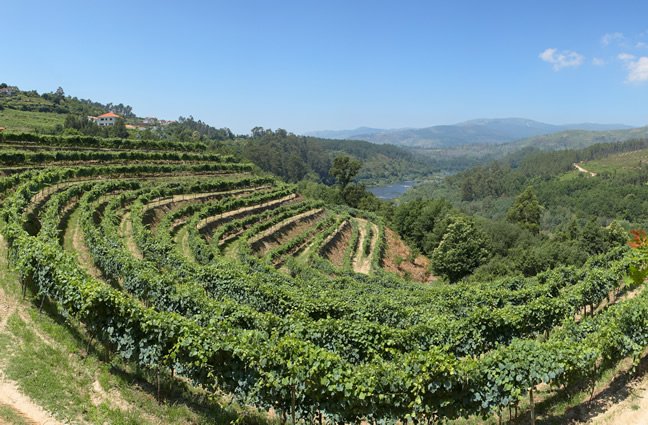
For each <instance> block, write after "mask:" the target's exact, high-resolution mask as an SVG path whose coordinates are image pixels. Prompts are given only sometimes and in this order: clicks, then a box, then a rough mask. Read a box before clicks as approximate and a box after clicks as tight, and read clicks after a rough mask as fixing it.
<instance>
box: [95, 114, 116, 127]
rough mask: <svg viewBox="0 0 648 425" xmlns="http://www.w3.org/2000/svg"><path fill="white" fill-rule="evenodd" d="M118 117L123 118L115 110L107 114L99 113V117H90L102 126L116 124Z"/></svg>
mask: <svg viewBox="0 0 648 425" xmlns="http://www.w3.org/2000/svg"><path fill="white" fill-rule="evenodd" d="M117 118H121V117H120V116H119V115H117V114H115V113H114V112H108V113H106V114H102V115H99V116H98V117H88V119H90V120H92V121H94V122H96V123H97V125H99V126H101V127H105V126H109V125H115V123H116V122H117Z"/></svg>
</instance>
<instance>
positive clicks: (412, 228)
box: [390, 199, 456, 255]
mask: <svg viewBox="0 0 648 425" xmlns="http://www.w3.org/2000/svg"><path fill="white" fill-rule="evenodd" d="M455 213H456V212H455V210H454V209H453V208H452V206H451V205H450V203H449V202H448V201H446V200H434V199H432V200H415V201H411V202H405V203H402V204H400V205H398V206H396V207H395V208H394V211H393V213H392V215H391V218H390V222H391V223H392V224H393V226H394V229H395V230H396V231H397V232H398V233H399V234H400V235H401V236H402V237H404V238H405V239H406V240H407V241H408V242H409V243H411V244H412V245H413V246H415V247H416V248H418V249H420V250H421V252H423V253H425V254H428V255H431V254H432V252H433V251H434V249H435V248H436V247H437V245H438V244H439V242H441V238H442V237H443V235H444V233H445V230H446V227H447V226H448V217H449V216H450V215H452V214H455Z"/></svg>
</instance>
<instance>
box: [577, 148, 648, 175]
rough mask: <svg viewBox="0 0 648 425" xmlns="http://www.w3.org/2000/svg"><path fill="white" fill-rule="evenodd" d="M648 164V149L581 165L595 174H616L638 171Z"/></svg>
mask: <svg viewBox="0 0 648 425" xmlns="http://www.w3.org/2000/svg"><path fill="white" fill-rule="evenodd" d="M647 163H648V149H642V150H638V151H633V152H623V153H619V154H616V155H610V156H608V157H606V158H603V159H599V160H596V161H588V162H586V163H583V164H581V165H582V166H583V167H584V168H586V169H587V170H588V171H593V172H595V173H606V172H607V173H614V172H624V171H631V170H636V169H638V168H639V165H643V166H645V165H646V164H647Z"/></svg>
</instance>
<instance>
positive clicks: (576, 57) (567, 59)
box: [539, 48, 585, 71]
mask: <svg viewBox="0 0 648 425" xmlns="http://www.w3.org/2000/svg"><path fill="white" fill-rule="evenodd" d="M539 57H540V59H542V60H543V61H545V62H548V63H550V64H551V65H553V69H554V71H560V70H561V69H563V68H570V67H578V66H580V65H582V63H583V60H585V57H584V56H583V55H581V54H580V53H577V52H573V51H571V50H561V51H559V50H558V49H554V48H549V49H546V50H545V51H544V52H542V53H540V55H539Z"/></svg>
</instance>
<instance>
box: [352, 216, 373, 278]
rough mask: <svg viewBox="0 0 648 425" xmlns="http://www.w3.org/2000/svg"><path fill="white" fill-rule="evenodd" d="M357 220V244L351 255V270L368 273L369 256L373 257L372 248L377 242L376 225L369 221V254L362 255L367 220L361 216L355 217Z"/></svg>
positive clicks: (369, 268) (369, 265)
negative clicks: (353, 253)
mask: <svg viewBox="0 0 648 425" xmlns="http://www.w3.org/2000/svg"><path fill="white" fill-rule="evenodd" d="M356 220H357V222H358V230H359V233H360V234H359V236H358V246H357V247H356V253H355V256H354V257H353V270H354V271H355V272H356V273H362V274H369V272H370V271H371V258H372V257H373V253H374V248H375V247H376V243H377V242H378V226H376V225H375V224H373V223H371V242H370V244H371V248H370V250H369V254H367V255H364V244H365V239H366V238H367V220H365V219H362V218H357V219H356Z"/></svg>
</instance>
